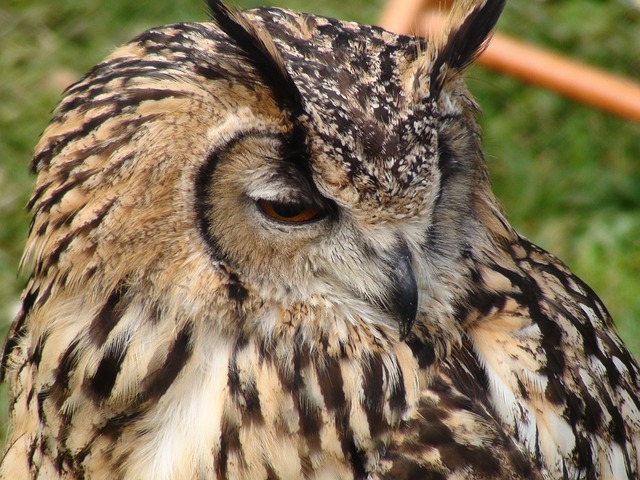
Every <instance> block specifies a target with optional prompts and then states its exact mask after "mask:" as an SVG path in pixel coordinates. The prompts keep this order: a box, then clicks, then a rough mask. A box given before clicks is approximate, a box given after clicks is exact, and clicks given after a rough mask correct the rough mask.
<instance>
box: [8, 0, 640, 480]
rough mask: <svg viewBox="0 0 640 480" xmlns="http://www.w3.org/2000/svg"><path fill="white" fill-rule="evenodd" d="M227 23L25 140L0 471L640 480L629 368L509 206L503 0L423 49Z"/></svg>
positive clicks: (273, 16)
mask: <svg viewBox="0 0 640 480" xmlns="http://www.w3.org/2000/svg"><path fill="white" fill-rule="evenodd" d="M209 7H210V10H211V14H212V19H211V22H209V23H180V24H175V25H168V26H164V27H160V28H155V29H152V30H149V31H146V32H144V33H142V34H141V35H139V36H138V37H136V38H134V39H133V40H132V41H131V42H129V43H127V44H126V45H124V46H123V47H121V48H119V49H117V50H116V51H115V52H114V53H113V54H111V55H110V56H109V57H107V58H106V59H105V60H104V61H103V62H102V63H100V64H98V65H97V66H96V67H94V68H93V69H92V70H91V71H89V73H87V74H86V75H85V76H84V77H83V78H82V79H81V80H80V81H79V82H77V83H76V84H74V85H72V86H71V87H69V88H68V89H67V90H66V92H65V95H64V98H63V99H62V101H61V102H60V104H59V105H58V107H57V108H56V110H55V111H54V114H53V119H52V121H51V123H50V124H49V126H48V128H47V129H46V131H45V132H44V134H43V136H42V139H41V140H40V142H39V143H38V145H37V147H36V150H35V155H34V157H33V161H32V169H33V171H34V173H35V174H37V184H36V187H35V191H34V193H33V195H32V197H31V200H30V202H29V205H28V207H29V209H30V210H31V212H32V214H33V220H32V222H31V226H30V234H29V239H28V243H27V247H26V251H25V256H24V260H23V261H24V262H25V264H26V265H29V266H30V268H31V276H30V279H29V282H28V284H27V286H26V289H25V291H24V294H23V297H22V307H21V310H20V312H19V313H18V315H17V318H16V319H15V322H14V324H13V326H12V330H11V332H10V333H9V336H8V338H7V340H6V344H5V348H4V354H3V359H2V374H3V376H4V379H5V380H6V381H7V382H8V384H9V408H10V425H9V433H8V441H7V444H6V446H5V449H4V456H3V459H2V464H1V467H0V478H2V479H6V480H9V479H11V480H13V479H36V478H40V479H74V480H75V479H84V478H87V479H114V478H115V479H134V480H140V479H154V480H158V479H249V480H261V479H286V480H288V479H318V480H320V479H323V480H329V479H347V480H348V479H476V480H480V479H525V478H526V479H559V478H563V479H616V480H620V479H636V478H638V475H639V458H640V457H639V455H640V410H639V409H640V400H639V393H640V371H639V369H638V364H637V363H636V361H635V360H634V359H633V357H632V356H631V354H630V353H629V352H628V350H627V349H626V347H625V346H624V345H623V343H622V342H621V340H620V339H619V337H618V336H617V334H616V333H615V331H614V328H613V325H612V321H611V319H610V317H609V315H608V313H607V310H606V309H605V307H604V306H603V304H602V303H601V302H600V300H599V299H598V297H597V296H596V295H595V294H594V293H593V292H592V291H591V289H590V288H589V287H588V286H587V285H585V284H584V283H583V282H582V281H581V280H580V279H578V278H577V277H576V276H574V275H573V274H572V273H571V272H570V271H569V270H568V269H567V267H566V266H565V265H564V264H563V263H562V262H561V261H559V260H558V259H556V258H555V257H553V256H552V255H550V254H549V253H547V252H545V251H544V250H542V249H541V248H539V247H537V246H535V245H533V244H532V243H530V242H529V241H528V240H527V239H525V238H523V237H522V236H520V235H519V234H518V233H516V232H515V231H514V229H513V228H512V227H511V226H510V225H509V223H508V222H507V220H506V219H505V217H504V215H503V213H502V211H501V209H500V207H499V205H498V202H497V201H496V199H495V197H494V196H493V194H492V191H491V187H490V183H489V178H488V175H487V169H486V165H485V162H484V159H483V155H482V151H481V138H480V129H479V126H478V123H477V121H476V115H477V112H478V106H477V105H476V103H475V102H474V100H473V99H472V98H471V96H470V94H469V92H468V91H467V89H466V87H465V85H464V81H463V75H464V71H465V68H466V67H467V66H468V65H469V64H470V63H471V62H472V61H473V60H474V58H475V57H476V56H477V55H478V54H479V53H480V52H481V51H482V49H483V47H484V46H485V45H486V43H487V41H488V39H489V37H490V34H491V31H492V29H493V27H494V25H495V23H496V22H497V20H498V17H499V15H500V13H501V10H502V8H503V1H501V0H458V1H457V2H456V3H455V4H454V7H453V11H452V13H451V16H450V18H449V20H448V23H447V25H446V27H445V28H444V29H443V30H442V32H440V33H438V34H437V35H434V36H433V38H430V39H428V40H423V39H418V38H411V37H405V36H397V35H394V34H391V33H389V32H386V31H384V30H382V29H380V28H376V27H370V26H364V25H359V24H356V23H349V22H341V21H338V20H333V19H329V18H323V17H319V16H313V15H307V14H302V13H296V12H291V11H287V10H281V9H276V8H262V9H256V10H249V11H244V12H239V11H230V10H229V9H228V8H227V7H225V6H223V5H222V4H221V3H219V2H217V1H211V2H210V5H209Z"/></svg>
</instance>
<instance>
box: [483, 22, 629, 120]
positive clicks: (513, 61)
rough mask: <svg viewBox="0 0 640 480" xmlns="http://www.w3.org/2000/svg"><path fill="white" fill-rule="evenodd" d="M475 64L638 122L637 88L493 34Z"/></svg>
mask: <svg viewBox="0 0 640 480" xmlns="http://www.w3.org/2000/svg"><path fill="white" fill-rule="evenodd" d="M479 62H480V63H481V64H482V65H485V66H486V67H489V68H491V69H494V70H498V71H500V72H504V73H507V74H509V75H513V76H514V77H516V78H519V79H521V80H524V81H526V82H530V83H533V84H535V85H540V86H542V87H546V88H549V89H551V90H555V91H556V92H559V93H562V94H563V95H566V96H567V97H569V98H572V99H573V100H577V101H579V102H583V103H585V104H587V105H591V106H594V107H598V108H601V109H602V110H605V111H607V112H609V113H613V114H615V115H618V116H621V117H623V118H627V119H629V120H634V121H636V122H640V86H639V85H638V84H636V83H634V82H632V81H630V80H627V79H625V78H622V77H617V76H614V75H610V74H607V73H605V72H603V71H601V70H597V69H595V68H593V67H589V66H587V65H584V64H581V63H578V62H575V61H572V60H569V59H567V58H565V57H562V56H560V55H558V54H555V53H551V52H548V51H545V50H542V49H540V48H536V47H533V46H531V45H527V44H525V43H523V42H520V41H518V40H515V39H513V38H510V37H508V36H506V35H502V34H498V33H496V34H495V35H494V37H493V40H492V41H491V43H490V44H489V47H488V48H487V50H485V52H484V54H482V55H481V56H480V58H479Z"/></svg>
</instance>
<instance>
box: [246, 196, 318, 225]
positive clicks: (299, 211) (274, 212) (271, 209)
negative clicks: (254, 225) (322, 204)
mask: <svg viewBox="0 0 640 480" xmlns="http://www.w3.org/2000/svg"><path fill="white" fill-rule="evenodd" d="M256 204H257V205H258V207H259V208H260V210H262V213H264V214H265V215H266V216H267V217H269V218H272V219H274V220H278V221H280V222H285V223H309V222H314V221H317V220H320V219H321V218H322V217H324V212H323V211H322V210H320V209H319V208H315V207H308V206H307V205H303V204H300V203H285V202H276V201H272V200H264V199H260V200H256Z"/></svg>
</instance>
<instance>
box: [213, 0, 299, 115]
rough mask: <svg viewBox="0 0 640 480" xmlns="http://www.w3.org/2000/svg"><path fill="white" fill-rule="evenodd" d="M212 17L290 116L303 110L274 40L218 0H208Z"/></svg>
mask: <svg viewBox="0 0 640 480" xmlns="http://www.w3.org/2000/svg"><path fill="white" fill-rule="evenodd" d="M207 5H208V7H209V11H210V13H211V19H212V20H213V22H214V23H216V25H218V27H220V29H221V30H222V31H223V32H224V33H226V34H227V35H228V36H229V38H230V39H231V40H232V41H233V42H234V43H235V44H236V45H237V46H238V47H239V48H240V50H241V51H242V53H243V56H244V58H245V59H246V60H247V62H248V63H249V64H250V65H253V67H254V68H255V70H256V73H257V74H258V75H259V76H260V78H261V79H262V81H263V82H264V83H265V85H266V86H267V87H268V88H269V89H270V90H271V92H272V93H273V95H274V97H275V99H276V101H277V102H278V103H279V104H280V105H282V106H283V107H285V108H286V109H287V110H289V113H290V114H292V116H293V118H295V117H296V116H297V115H299V114H301V113H302V111H303V106H302V95H301V94H300V91H299V90H298V87H296V85H295V83H294V81H293V78H291V75H290V74H289V72H288V71H287V69H286V67H285V64H284V61H283V59H282V56H281V54H280V52H279V51H278V49H277V47H276V46H275V44H274V43H273V40H272V39H271V37H270V36H269V34H268V33H267V32H266V31H263V30H262V29H260V28H258V27H256V26H255V25H254V24H252V23H251V22H249V21H247V19H246V18H245V17H244V16H243V15H242V13H241V12H239V11H232V10H230V9H229V8H227V7H226V6H225V5H224V4H223V3H222V2H221V1H219V0H208V1H207Z"/></svg>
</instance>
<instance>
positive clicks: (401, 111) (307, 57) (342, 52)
mask: <svg viewBox="0 0 640 480" xmlns="http://www.w3.org/2000/svg"><path fill="white" fill-rule="evenodd" d="M250 15H251V16H253V17H254V19H255V22H256V23H258V24H259V25H260V26H261V27H262V28H263V29H265V30H266V31H267V32H268V33H269V35H270V36H271V38H272V39H273V41H274V43H275V45H276V46H277V47H278V50H279V52H280V53H281V55H282V58H283V60H284V63H285V66H286V68H287V70H288V72H289V73H290V74H291V76H292V77H293V80H294V82H295V84H296V87H297V88H298V89H299V91H300V92H301V94H302V97H303V99H304V110H305V114H304V115H303V118H301V119H300V121H301V123H302V124H303V125H304V129H305V131H306V132H307V142H308V144H309V147H310V150H311V161H312V169H313V170H314V171H315V172H316V173H317V181H318V182H319V183H320V184H321V185H320V187H321V188H322V187H323V189H324V190H325V191H329V192H330V193H331V195H332V196H334V197H337V198H338V199H339V200H340V199H342V200H343V201H344V202H345V203H353V201H354V198H356V199H359V200H361V201H362V203H366V204H369V205H372V207H373V206H374V205H375V206H376V208H378V205H379V204H380V203H383V204H388V203H394V204H396V205H395V207H396V208H397V207H402V206H403V205H406V206H407V207H409V206H412V208H413V207H414V206H415V203H416V200H417V199H419V198H420V197H421V196H423V195H422V193H421V191H422V190H423V189H424V188H428V187H430V186H431V185H432V183H433V178H432V176H433V174H434V165H433V162H434V161H435V159H436V158H437V157H436V149H437V119H436V111H435V105H434V102H433V101H431V100H430V99H429V96H428V92H426V93H425V92H424V85H420V86H419V87H418V88H420V89H421V91H420V92H418V91H416V89H417V87H416V80H415V79H416V70H415V65H416V60H417V59H418V57H419V55H421V52H422V54H423V53H424V51H425V50H426V41H424V40H419V39H416V38H412V37H405V36H398V35H395V34H392V33H390V32H387V31H385V30H382V29H380V28H377V27H372V26H366V25H360V24H357V23H353V22H342V21H338V20H334V19H328V18H324V17H318V16H312V15H304V14H298V13H295V12H287V11H282V10H279V9H261V10H254V11H252V12H250ZM416 98H418V100H419V101H418V102H416Z"/></svg>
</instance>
